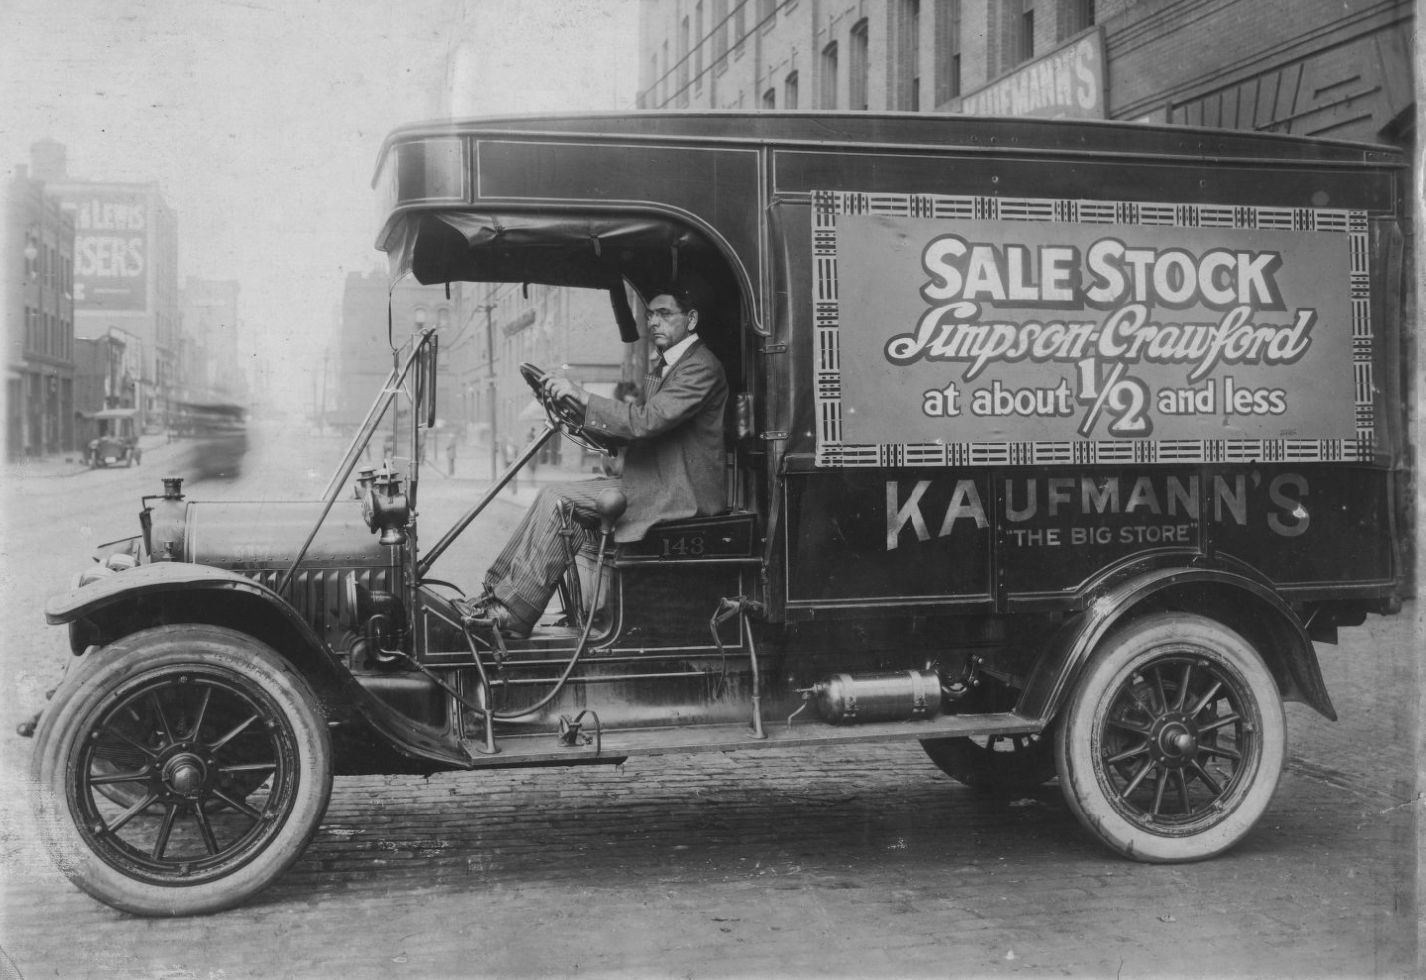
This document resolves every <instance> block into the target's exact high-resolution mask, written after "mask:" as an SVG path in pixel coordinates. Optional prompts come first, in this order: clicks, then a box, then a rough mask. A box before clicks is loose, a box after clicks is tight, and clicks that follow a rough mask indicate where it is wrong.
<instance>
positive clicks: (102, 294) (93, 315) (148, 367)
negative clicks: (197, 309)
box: [31, 140, 184, 426]
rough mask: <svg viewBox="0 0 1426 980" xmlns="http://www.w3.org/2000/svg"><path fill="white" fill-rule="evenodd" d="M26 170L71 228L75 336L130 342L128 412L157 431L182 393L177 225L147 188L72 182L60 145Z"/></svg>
mask: <svg viewBox="0 0 1426 980" xmlns="http://www.w3.org/2000/svg"><path fill="white" fill-rule="evenodd" d="M31 161H32V163H31V170H32V172H33V175H34V177H35V179H36V180H41V181H43V182H44V184H45V193H46V194H48V195H50V196H51V197H53V198H55V199H56V200H57V201H58V202H59V204H60V206H61V207H62V208H63V209H64V210H65V211H66V212H67V213H69V214H70V215H72V218H73V222H74V234H75V243H74V266H73V280H74V288H73V292H74V334H75V336H76V337H84V338H91V339H92V338H98V337H103V336H106V335H107V334H108V332H109V330H110V328H113V327H117V328H118V329H120V330H123V331H124V332H126V333H127V334H129V335H130V336H131V337H134V338H136V339H137V342H138V348H139V350H138V357H139V363H140V375H139V377H138V378H137V391H136V398H135V407H136V408H138V409H139V412H140V419H141V420H142V421H141V424H143V425H148V426H153V425H161V424H162V423H163V420H164V418H165V416H166V412H167V402H168V400H169V398H170V397H172V395H173V393H174V392H176V391H178V390H180V389H181V388H182V387H183V386H184V380H183V378H182V376H181V372H180V368H179V364H180V361H179V358H180V334H179V323H180V320H179V303H178V222H177V218H176V217H175V215H174V213H173V211H172V210H171V209H170V208H169V207H168V205H167V204H166V203H165V202H164V199H163V195H162V193H160V191H159V188H158V185H157V184H154V183H120V182H111V181H88V180H76V179H73V178H71V177H70V176H69V173H68V165H67V162H66V156H65V148H64V146H63V144H60V143H57V142H55V141H53V140H41V141H40V142H38V143H36V144H35V145H34V146H33V147H32V148H31Z"/></svg>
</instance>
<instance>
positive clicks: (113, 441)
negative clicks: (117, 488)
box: [84, 408, 143, 470]
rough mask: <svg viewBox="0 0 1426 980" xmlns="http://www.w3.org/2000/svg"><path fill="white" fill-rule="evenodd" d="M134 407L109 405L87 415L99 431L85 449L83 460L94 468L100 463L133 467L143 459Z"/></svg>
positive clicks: (136, 412) (136, 411)
mask: <svg viewBox="0 0 1426 980" xmlns="http://www.w3.org/2000/svg"><path fill="white" fill-rule="evenodd" d="M137 415H138V410H137V409H133V408H106V409H103V410H102V411H98V412H94V413H92V414H89V415H86V416H85V418H87V419H90V420H92V421H93V422H94V423H95V424H96V425H97V426H98V431H99V434H98V435H97V436H96V437H95V438H93V439H90V440H89V443H88V445H87V446H86V447H85V450H84V463H85V465H86V466H88V467H89V468H90V469H91V470H92V469H95V468H96V467H99V466H119V465H123V466H133V465H134V464H135V463H139V462H141V461H142V457H143V450H141V449H140V448H139V438H138V433H137V431H136V429H135V417H136V416H137Z"/></svg>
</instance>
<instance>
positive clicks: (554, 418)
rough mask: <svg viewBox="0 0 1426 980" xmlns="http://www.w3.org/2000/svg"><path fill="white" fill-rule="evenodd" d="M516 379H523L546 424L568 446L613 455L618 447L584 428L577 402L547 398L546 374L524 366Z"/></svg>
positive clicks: (607, 439) (522, 365) (535, 368)
mask: <svg viewBox="0 0 1426 980" xmlns="http://www.w3.org/2000/svg"><path fill="white" fill-rule="evenodd" d="M520 376H521V377H523V378H524V379H525V383H526V384H528V385H529V386H530V390H531V391H533V392H534V393H535V400H536V401H538V402H539V403H540V407H542V408H543V409H544V410H545V415H546V416H548V417H549V420H550V424H551V425H553V426H554V427H555V428H556V429H558V430H559V431H560V432H561V433H563V434H564V435H565V436H566V437H567V438H568V439H569V440H570V441H571V442H573V443H574V444H575V445H577V446H583V447H584V448H585V449H588V450H589V451H590V452H592V453H603V454H604V455H605V456H609V455H611V454H613V452H614V450H615V448H616V447H617V445H618V443H617V442H616V441H615V440H614V439H613V438H611V437H610V436H607V435H604V434H603V433H602V432H593V431H591V430H590V429H588V428H586V427H585V425H584V422H583V417H584V412H583V411H582V410H581V409H580V406H579V402H577V401H575V400H574V399H573V398H568V397H566V398H551V397H550V395H549V392H547V391H546V390H545V379H546V378H548V377H549V374H548V373H546V372H545V371H543V370H541V369H540V368H539V367H537V366H536V365H534V364H529V363H526V364H521V365H520Z"/></svg>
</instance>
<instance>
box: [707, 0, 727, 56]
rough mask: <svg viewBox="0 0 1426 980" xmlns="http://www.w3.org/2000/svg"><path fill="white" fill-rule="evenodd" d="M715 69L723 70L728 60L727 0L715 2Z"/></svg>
mask: <svg viewBox="0 0 1426 980" xmlns="http://www.w3.org/2000/svg"><path fill="white" fill-rule="evenodd" d="M709 33H710V34H713V67H714V68H722V67H723V60H724V58H727V0H713V24H712V30H710V31H709Z"/></svg>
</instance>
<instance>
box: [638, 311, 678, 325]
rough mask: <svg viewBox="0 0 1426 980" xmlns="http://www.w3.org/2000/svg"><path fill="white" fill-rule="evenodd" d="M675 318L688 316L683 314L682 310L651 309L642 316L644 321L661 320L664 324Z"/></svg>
mask: <svg viewBox="0 0 1426 980" xmlns="http://www.w3.org/2000/svg"><path fill="white" fill-rule="evenodd" d="M676 316H688V314H687V313H685V312H683V311H682V310H667V309H662V308H659V309H651V310H649V311H648V312H647V313H645V314H644V317H645V319H648V320H662V321H663V322H664V323H668V321H670V320H672V319H673V318H674V317H676Z"/></svg>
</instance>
